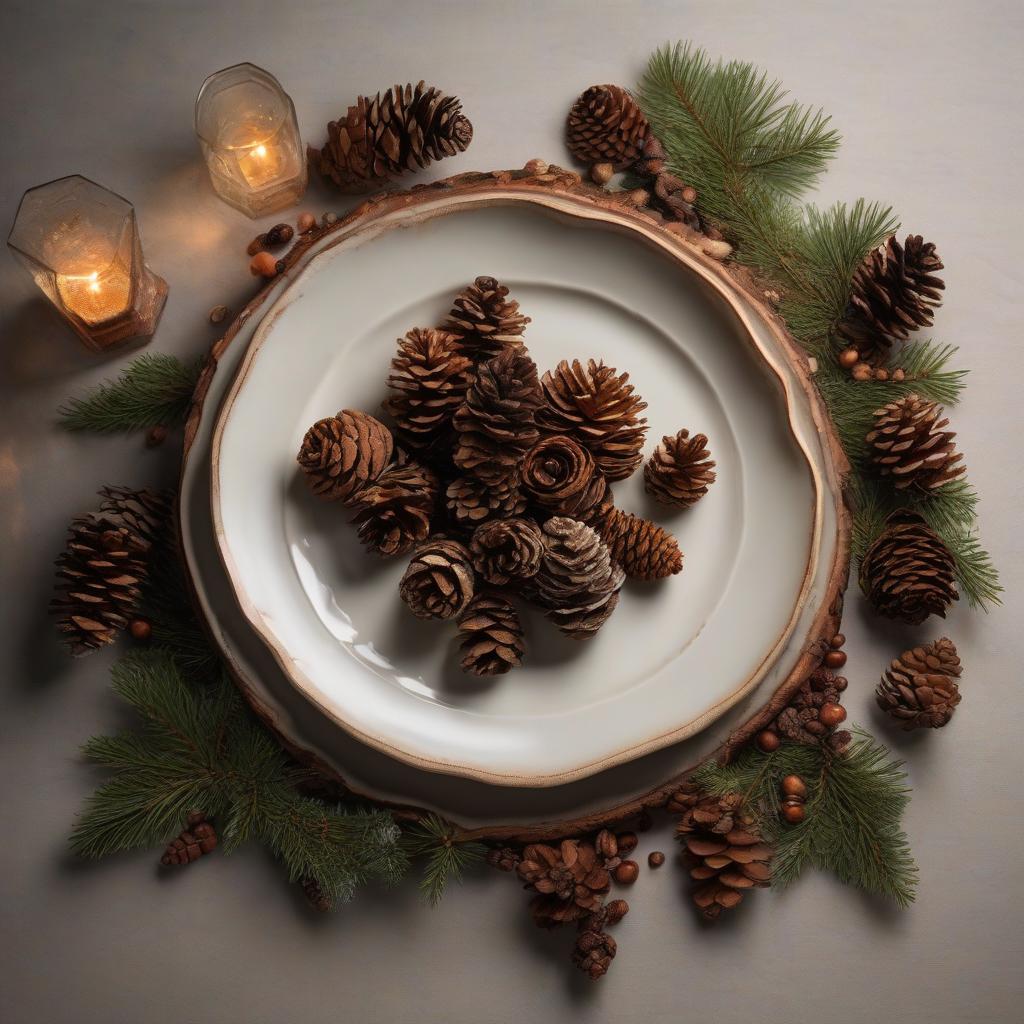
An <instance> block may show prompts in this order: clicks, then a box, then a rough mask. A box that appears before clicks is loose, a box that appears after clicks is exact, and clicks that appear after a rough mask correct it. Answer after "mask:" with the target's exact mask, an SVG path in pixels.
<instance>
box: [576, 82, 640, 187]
mask: <svg viewBox="0 0 1024 1024" xmlns="http://www.w3.org/2000/svg"><path fill="white" fill-rule="evenodd" d="M647 132H648V126H647V118H645V117H644V115H643V112H642V111H641V110H640V107H639V106H638V104H637V102H636V100H634V99H633V97H632V96H630V94H629V93H628V92H626V90H625V89H623V88H622V87H621V86H618V85H592V86H591V87H590V88H589V89H587V91H586V92H584V93H583V94H582V95H581V96H580V97H579V98H578V99H577V100H576V102H575V103H574V104H573V105H572V108H571V109H570V111H569V118H568V121H567V123H566V141H567V143H568V145H569V152H570V153H572V155H573V156H574V157H576V159H577V160H579V161H580V162H581V163H585V164H594V163H610V164H612V165H613V166H614V167H615V168H616V169H617V170H622V169H623V168H624V167H627V166H628V165H629V164H632V163H634V162H635V161H636V159H637V157H639V156H640V153H641V150H642V149H643V144H644V138H645V137H646V135H647Z"/></svg>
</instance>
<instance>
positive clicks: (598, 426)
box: [537, 359, 647, 481]
mask: <svg viewBox="0 0 1024 1024" xmlns="http://www.w3.org/2000/svg"><path fill="white" fill-rule="evenodd" d="M541 386H542V387H543V389H544V398H545V400H546V404H545V406H544V407H543V408H542V409H541V410H540V411H539V412H538V414H537V423H538V425H539V426H540V427H541V429H542V430H543V431H544V433H545V434H564V435H566V436H568V437H571V438H572V439H573V440H574V441H576V442H577V443H578V444H580V445H582V446H583V447H584V448H586V449H588V450H589V451H590V454H591V455H592V456H593V457H594V462H595V464H596V465H597V468H598V469H599V470H600V471H601V472H602V474H603V475H604V477H605V478H606V479H607V480H609V481H615V480H625V479H626V477H628V476H629V475H630V474H631V473H632V472H633V470H634V469H636V467H637V466H639V465H640V462H641V461H642V455H641V449H642V448H643V444H644V435H645V434H646V432H647V421H646V420H645V419H642V418H640V416H639V413H640V412H642V411H643V410H644V409H646V408H647V403H646V402H645V401H643V399H641V398H640V396H639V395H636V394H634V393H633V386H632V385H631V384H630V383H629V374H628V373H623V374H621V375H617V374H616V372H615V368H614V367H611V366H605V364H604V363H603V362H595V361H594V360H593V359H591V360H589V361H588V362H587V365H586V367H584V366H583V365H582V364H581V363H580V361H579V360H578V359H577V360H573V362H572V363H571V364H570V363H569V362H567V361H566V360H564V359H563V360H562V362H560V363H559V364H558V366H556V367H555V369H554V370H552V371H549V372H548V373H545V374H544V376H543V378H542V379H541Z"/></svg>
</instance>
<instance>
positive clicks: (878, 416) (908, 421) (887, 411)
mask: <svg viewBox="0 0 1024 1024" xmlns="http://www.w3.org/2000/svg"><path fill="white" fill-rule="evenodd" d="M941 415H942V406H940V405H939V404H938V403H937V402H929V401H927V400H926V399H923V398H919V397H918V396H917V395H906V396H905V397H903V398H900V399H897V400H896V401H895V402H890V403H889V404H888V405H885V406H883V407H882V408H881V409H878V410H876V411H875V424H874V427H873V428H872V430H871V432H870V433H869V434H868V436H867V438H866V440H867V445H868V453H869V454H870V456H871V461H872V462H873V463H874V464H875V466H876V467H877V468H878V472H879V473H880V474H881V475H882V476H887V477H891V478H892V483H893V486H894V487H896V489H897V490H902V489H904V488H907V487H917V488H919V489H920V490H922V491H932V490H935V488H936V487H941V486H942V485H943V484H946V483H949V481H950V480H955V479H956V478H957V477H959V476H962V475H963V474H964V473H965V472H966V471H967V467H966V466H964V465H963V461H962V460H963V455H962V454H961V453H960V452H958V451H957V450H956V446H955V445H954V443H953V439H954V438H955V437H956V434H954V433H953V431H952V430H944V429H943V427H946V426H948V425H949V420H948V419H942V420H940V419H939V417H940V416H941Z"/></svg>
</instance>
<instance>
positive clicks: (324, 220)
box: [320, 213, 338, 228]
mask: <svg viewBox="0 0 1024 1024" xmlns="http://www.w3.org/2000/svg"><path fill="white" fill-rule="evenodd" d="M337 222H338V215H337V214H336V213H325V214H324V215H323V216H322V217H321V218H320V223H321V224H323V226H324V227H325V228H329V227H330V226H331V225H332V224H337Z"/></svg>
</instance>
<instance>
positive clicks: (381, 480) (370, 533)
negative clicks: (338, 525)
mask: <svg viewBox="0 0 1024 1024" xmlns="http://www.w3.org/2000/svg"><path fill="white" fill-rule="evenodd" d="M439 490H440V484H439V483H438V480H437V477H436V476H435V475H434V473H433V472H432V471H431V470H429V469H427V467H426V466H421V465H420V464H419V463H418V462H413V461H412V460H411V459H407V458H405V457H404V456H403V457H401V458H400V459H397V460H396V461H395V462H393V463H392V464H391V465H390V466H388V468H387V469H386V470H384V472H383V473H381V475H380V476H379V477H378V478H377V479H376V480H375V481H374V482H373V483H372V484H369V485H368V486H367V487H365V488H363V490H361V491H360V492H359V493H358V498H357V501H356V505H355V507H356V515H355V518H354V519H353V520H352V522H353V523H355V525H356V527H357V528H358V531H359V539H360V540H361V541H362V542H363V544H365V545H366V546H367V548H369V549H370V550H371V551H376V552H377V554H378V555H383V556H385V557H390V556H391V555H404V554H405V553H406V552H407V551H409V550H411V549H412V548H413V546H414V545H416V544H418V543H419V542H420V541H422V540H426V538H427V537H428V536H429V535H430V520H431V517H432V516H433V514H434V511H435V509H436V508H437V500H438V492H439Z"/></svg>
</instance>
